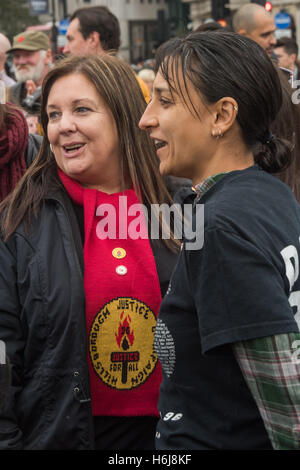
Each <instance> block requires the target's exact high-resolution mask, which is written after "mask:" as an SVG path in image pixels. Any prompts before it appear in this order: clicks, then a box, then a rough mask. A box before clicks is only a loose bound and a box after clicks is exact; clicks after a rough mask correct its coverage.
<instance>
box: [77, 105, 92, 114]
mask: <svg viewBox="0 0 300 470" xmlns="http://www.w3.org/2000/svg"><path fill="white" fill-rule="evenodd" d="M75 111H76V112H77V113H87V112H88V111H90V108H87V107H86V106H78V108H76V110H75Z"/></svg>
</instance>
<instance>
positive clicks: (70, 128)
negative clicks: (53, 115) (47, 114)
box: [59, 113, 76, 132]
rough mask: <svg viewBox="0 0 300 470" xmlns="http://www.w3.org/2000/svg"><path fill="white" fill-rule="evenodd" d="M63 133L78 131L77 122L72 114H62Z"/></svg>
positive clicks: (61, 125) (60, 124)
mask: <svg viewBox="0 0 300 470" xmlns="http://www.w3.org/2000/svg"><path fill="white" fill-rule="evenodd" d="M59 126H60V131H61V132H74V131H76V122H75V119H74V116H73V114H72V113H62V115H61V118H60V121H59Z"/></svg>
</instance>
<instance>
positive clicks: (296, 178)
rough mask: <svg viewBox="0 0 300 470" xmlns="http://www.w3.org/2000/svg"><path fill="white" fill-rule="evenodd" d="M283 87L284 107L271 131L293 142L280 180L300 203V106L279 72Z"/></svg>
mask: <svg viewBox="0 0 300 470" xmlns="http://www.w3.org/2000/svg"><path fill="white" fill-rule="evenodd" d="M278 73H279V77H280V81H281V87H282V98H283V99H282V106H281V108H280V111H279V113H278V114H277V116H276V119H275V120H274V121H273V123H272V124H271V131H272V132H273V133H274V134H276V135H278V136H280V137H281V138H284V139H286V140H287V141H289V142H291V147H292V151H291V154H292V158H291V163H290V166H289V167H288V168H286V169H285V170H284V171H282V172H281V173H279V174H278V175H276V176H278V178H279V179H280V180H281V181H283V182H284V183H286V184H287V185H288V186H289V187H290V188H291V190H292V191H293V193H294V196H295V198H296V199H297V201H298V202H299V203H300V158H299V155H300V106H299V104H294V103H293V101H292V94H293V91H294V90H292V88H291V86H290V84H289V83H288V78H287V77H286V75H285V74H284V73H283V72H282V71H281V70H280V69H279V70H278Z"/></svg>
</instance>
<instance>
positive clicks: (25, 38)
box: [8, 31, 52, 107]
mask: <svg viewBox="0 0 300 470" xmlns="http://www.w3.org/2000/svg"><path fill="white" fill-rule="evenodd" d="M8 52H12V53H13V68H14V73H15V77H16V80H17V83H16V85H13V86H12V87H11V88H10V89H9V96H8V99H9V101H11V102H13V103H15V104H17V105H18V106H21V107H22V106H23V104H24V99H25V98H26V97H28V96H29V95H31V94H32V93H34V91H35V90H36V88H38V87H39V86H40V85H41V84H42V82H43V79H44V77H45V75H46V74H47V73H48V71H49V70H50V68H51V64H52V54H51V49H50V42H49V38H48V36H47V35H46V34H44V33H42V32H40V31H25V32H23V33H20V34H18V35H17V36H15V37H14V40H13V46H12V48H11V49H9V51H8Z"/></svg>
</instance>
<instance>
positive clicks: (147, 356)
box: [58, 170, 161, 416]
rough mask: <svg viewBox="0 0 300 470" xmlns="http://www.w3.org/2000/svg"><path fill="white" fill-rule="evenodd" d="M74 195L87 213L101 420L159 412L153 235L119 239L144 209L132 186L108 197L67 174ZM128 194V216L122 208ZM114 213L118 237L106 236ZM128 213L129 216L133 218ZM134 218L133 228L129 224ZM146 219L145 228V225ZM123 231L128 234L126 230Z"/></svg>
mask: <svg viewBox="0 0 300 470" xmlns="http://www.w3.org/2000/svg"><path fill="white" fill-rule="evenodd" d="M58 174H59V177H60V179H61V181H62V183H63V185H64V187H65V188H66V190H67V192H68V194H69V196H70V197H71V198H72V199H73V201H75V202H76V203H77V204H80V205H82V206H83V208H84V229H85V230H84V232H85V236H84V238H85V242H84V263H85V267H84V290H85V296H86V322H87V333H88V347H89V353H88V364H89V371H90V386H91V398H92V411H93V414H94V415H98V416H99V415H100V416H103V415H106V416H146V415H152V416H153V415H157V414H158V411H157V400H158V392H159V385H160V382H161V369H160V365H159V364H158V362H157V356H156V354H155V352H154V349H153V342H154V332H155V326H156V316H157V314H158V310H159V306H160V302H161V294H160V286H159V279H158V275H157V271H156V265H155V260H154V256H153V252H152V249H151V246H150V242H149V239H148V238H144V239H141V238H138V239H132V238H130V237H129V236H128V237H126V238H123V237H122V238H120V237H119V236H118V234H120V230H119V229H120V227H121V226H122V227H123V229H124V228H126V231H125V233H126V234H128V233H129V230H130V229H129V228H128V224H129V225H130V223H131V222H133V220H134V216H131V215H130V212H131V209H133V208H134V207H135V208H136V207H137V206H139V201H138V198H137V196H136V194H135V192H134V190H133V189H129V190H126V191H124V193H122V192H121V193H116V194H106V193H103V192H101V191H97V190H95V189H88V188H83V187H82V186H81V185H80V184H79V183H77V182H76V181H74V180H72V179H71V178H69V177H68V176H67V175H65V174H64V173H63V172H62V171H60V170H59V171H58ZM123 196H125V198H126V201H127V204H128V211H127V210H125V207H124V205H123V204H122V207H119V205H120V197H123ZM101 207H102V208H105V209H104V211H109V210H111V209H114V213H115V214H116V235H117V236H116V238H115V237H113V238H106V239H99V232H100V231H101V230H100V227H99V225H101V224H102V222H103V221H104V219H105V217H104V216H103V215H101V214H102V212H101V213H100V211H99V209H100V208H101ZM127 213H128V214H127ZM127 216H128V224H127V223H126V220H125V219H127ZM143 220H144V219H141V224H143V223H144V224H145V221H144V222H143ZM123 229H122V232H123Z"/></svg>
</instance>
